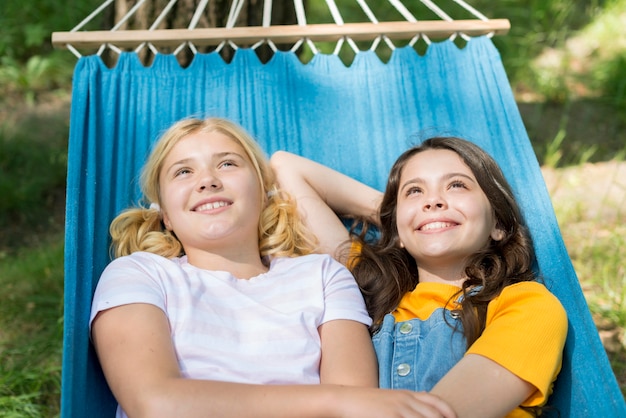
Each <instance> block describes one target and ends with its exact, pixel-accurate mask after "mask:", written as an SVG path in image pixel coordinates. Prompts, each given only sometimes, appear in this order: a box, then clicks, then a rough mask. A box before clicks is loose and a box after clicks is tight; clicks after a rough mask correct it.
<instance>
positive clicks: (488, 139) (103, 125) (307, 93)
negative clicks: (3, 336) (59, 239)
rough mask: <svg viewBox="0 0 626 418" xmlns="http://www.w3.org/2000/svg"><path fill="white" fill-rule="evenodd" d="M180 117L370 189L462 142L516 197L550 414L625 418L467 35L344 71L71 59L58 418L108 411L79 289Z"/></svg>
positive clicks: (524, 142)
mask: <svg viewBox="0 0 626 418" xmlns="http://www.w3.org/2000/svg"><path fill="white" fill-rule="evenodd" d="M188 116H197V117H206V116H219V117H226V118H229V119H232V120H234V121H236V122H238V123H240V124H241V125H243V126H244V127H245V128H246V129H248V130H249V131H250V132H251V133H252V134H253V135H254V136H255V137H256V138H257V139H258V141H259V142H260V143H261V145H262V146H263V148H264V149H265V150H266V151H267V153H268V154H271V153H272V152H273V151H275V150H281V149H282V150H289V151H292V152H294V153H297V154H300V155H303V156H306V157H309V158H311V159H313V160H316V161H319V162H322V163H324V164H326V165H329V166H330V167H333V168H335V169H337V170H339V171H342V172H344V173H346V174H348V175H350V176H353V177H355V178H357V179H359V180H361V181H363V182H365V183H367V184H370V185H371V186H373V187H376V188H378V189H380V190H382V189H383V188H384V185H385V182H386V177H387V173H388V172H389V169H390V167H391V164H392V163H393V161H394V160H395V159H396V157H397V156H398V155H399V154H400V153H401V152H402V151H404V150H405V149H406V148H408V147H409V146H411V145H413V144H415V143H417V142H418V140H417V138H416V137H415V135H416V134H420V133H421V134H424V133H428V134H429V135H431V134H454V135H457V136H462V137H465V138H467V139H470V140H472V141H474V142H476V143H477V144H478V145H480V146H481V147H483V148H484V149H485V150H486V151H488V152H489V153H491V154H492V155H493V156H494V157H495V158H496V160H497V161H498V162H499V163H500V165H501V166H502V168H503V170H504V172H505V175H506V177H507V179H508V180H509V181H510V183H511V185H512V186H513V188H514V190H515V191H516V194H517V197H518V199H519V202H520V203H521V206H522V210H523V212H524V215H525V217H526V219H527V222H528V224H529V226H530V230H531V234H532V237H533V239H534V243H535V247H536V251H537V255H538V263H539V267H540V270H541V273H542V275H543V276H545V278H546V284H547V286H548V287H549V289H550V290H551V291H552V292H553V293H554V294H556V295H557V297H559V299H560V300H561V302H562V303H563V305H564V306H565V309H566V310H567V313H568V316H569V321H570V323H569V335H568V338H567V343H566V346H565V353H564V362H563V370H562V372H561V374H560V376H559V378H558V381H557V383H556V386H555V392H554V394H553V396H552V397H551V398H550V404H551V405H554V406H555V407H556V409H557V410H558V411H559V412H560V416H561V417H591V416H594V417H618V416H626V406H625V404H624V398H623V396H622V394H621V392H620V389H619V386H618V384H617V382H616V379H615V376H614V374H613V372H612V370H611V367H610V365H609V362H608V360H607V356H606V353H605V351H604V348H603V346H602V344H601V342H600V339H599V337H598V333H597V331H596V328H595V326H594V323H593V321H592V319H591V316H590V313H589V310H588V308H587V304H586V302H585V299H584V297H583V294H582V291H581V289H580V286H579V283H578V279H577V277H576V274H575V272H574V269H573V267H572V264H571V261H570V259H569V256H568V254H567V251H566V249H565V246H564V243H563V240H562V238H561V234H560V231H559V227H558V224H557V221H556V218H555V215H554V211H553V208H552V205H551V202H550V197H549V195H548V192H547V189H546V186H545V183H544V180H543V177H542V174H541V171H540V168H539V165H538V162H537V159H536V157H535V154H534V152H533V149H532V147H531V144H530V141H529V139H528V136H527V133H526V131H525V129H524V126H523V123H522V120H521V118H520V114H519V111H518V109H517V106H516V103H515V100H514V98H513V95H512V92H511V89H510V86H509V82H508V79H507V77H506V74H505V72H504V69H503V66H502V63H501V59H500V55H499V53H498V51H497V50H496V48H495V47H494V45H493V43H492V42H491V40H490V39H489V38H486V37H479V38H473V39H471V40H470V41H469V42H468V44H467V45H466V47H465V48H463V49H459V48H458V47H457V46H456V45H454V43H452V42H451V41H446V42H441V43H433V44H431V45H430V46H429V48H428V51H427V53H426V54H425V56H419V55H418V54H417V53H416V52H415V51H414V50H412V49H410V48H399V49H396V50H395V51H394V53H393V55H392V58H391V60H390V61H389V62H388V63H386V64H385V63H382V62H381V61H380V60H379V58H378V57H377V56H376V55H375V53H374V52H361V53H359V54H357V56H356V58H355V60H354V62H353V64H352V65H351V66H350V67H346V66H345V65H344V64H343V63H342V62H341V61H340V59H339V58H338V57H336V56H334V55H321V54H318V55H316V56H315V57H314V58H313V60H312V61H311V62H309V63H308V64H306V65H305V64H302V63H301V62H300V61H299V60H298V58H297V56H296V55H294V54H293V53H291V52H278V53H276V54H275V55H274V57H273V58H272V59H271V60H270V62H268V63H267V64H262V63H260V62H259V60H258V59H257V56H256V54H255V53H254V51H252V50H246V49H239V50H237V52H236V54H235V56H234V59H233V60H232V62H231V63H229V64H227V63H225V62H224V61H223V60H222V58H221V57H220V56H219V55H218V54H216V53H210V54H198V55H196V56H195V58H194V60H193V63H192V64H191V65H190V66H189V67H188V68H186V69H183V68H181V67H180V66H179V64H178V63H177V61H176V58H175V57H174V56H171V55H157V56H156V58H155V61H154V63H153V64H152V66H151V67H149V68H145V67H143V66H142V64H141V63H140V62H139V59H138V57H137V55H136V54H133V53H122V54H121V56H120V59H119V62H118V63H117V65H116V66H115V68H113V69H108V68H107V67H105V66H104V64H103V63H102V62H101V60H100V58H99V57H97V56H89V57H84V58H81V59H80V60H79V62H78V64H77V66H76V69H75V74H74V84H73V98H72V110H71V120H70V141H69V163H68V189H67V212H66V217H67V218H66V222H67V225H66V237H65V246H66V247H65V252H66V253H65V323H64V324H65V334H64V351H63V377H62V398H61V408H62V414H61V415H62V417H64V418H70V417H100V416H102V417H111V416H113V414H114V410H115V405H116V403H115V401H114V399H113V397H112V395H111V393H110V391H109V389H108V387H107V385H106V382H105V380H104V378H103V375H102V371H101V369H100V366H99V364H98V360H97V358H96V356H95V353H94V350H93V347H92V346H91V345H90V342H89V335H88V318H89V311H90V304H91V298H92V294H93V291H94V288H95V286H96V283H97V281H98V278H99V276H100V273H101V272H102V270H103V269H104V267H105V266H106V264H107V263H108V262H109V261H110V260H109V256H108V254H109V238H108V226H109V223H110V221H111V220H112V219H113V217H114V216H115V215H116V214H117V213H118V212H119V211H120V210H122V209H123V208H126V207H127V206H129V205H131V204H134V203H137V202H138V201H139V187H138V182H137V177H138V173H139V171H140V169H141V167H142V165H143V163H144V161H145V158H146V156H147V153H148V151H149V149H150V147H151V144H152V143H153V142H154V141H155V140H156V139H157V138H158V137H159V136H160V134H161V133H162V132H163V131H164V130H165V129H166V128H167V127H169V125H171V124H172V123H173V122H174V121H176V120H178V119H181V118H184V117H188ZM422 136H424V135H422ZM553 414H554V411H551V412H549V413H548V414H547V416H552V415H553Z"/></svg>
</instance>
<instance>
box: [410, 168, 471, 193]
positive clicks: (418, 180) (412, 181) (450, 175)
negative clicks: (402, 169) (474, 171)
mask: <svg viewBox="0 0 626 418" xmlns="http://www.w3.org/2000/svg"><path fill="white" fill-rule="evenodd" d="M453 177H463V178H466V179H467V180H469V181H471V182H472V183H474V184H476V180H475V179H474V178H473V177H471V176H469V175H467V174H465V173H460V172H458V173H457V172H453V173H447V174H445V175H443V176H442V179H443V180H449V179H451V178H453ZM415 183H418V184H420V183H424V180H423V179H422V178H421V177H414V178H412V179H409V180H407V181H405V182H404V183H402V185H401V186H400V188H399V190H403V189H404V188H405V187H407V186H408V185H410V184H415Z"/></svg>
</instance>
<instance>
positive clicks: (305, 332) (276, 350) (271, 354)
mask: <svg viewBox="0 0 626 418" xmlns="http://www.w3.org/2000/svg"><path fill="white" fill-rule="evenodd" d="M130 303H149V304H152V305H155V306H157V307H159V308H160V309H162V310H163V311H164V312H165V314H166V315H167V317H168V318H169V322H170V325H171V335H172V340H173V342H174V347H175V349H176V354H177V356H178V362H179V365H180V369H181V371H182V373H183V375H184V376H185V377H188V378H194V379H211V380H219V381H231V382H240V383H257V384H310V383H319V381H320V378H319V364H320V356H321V351H320V348H321V345H320V337H319V333H318V330H317V329H318V327H319V326H320V325H322V324H323V323H325V322H328V321H332V320H335V319H348V320H354V321H358V322H361V323H363V324H366V325H370V324H371V319H370V318H369V316H368V315H367V312H366V310H365V305H364V303H363V298H362V296H361V293H360V291H359V289H358V287H357V285H356V282H355V281H354V278H353V276H352V275H351V273H350V272H349V271H348V270H347V269H346V268H345V267H344V266H343V265H341V264H340V263H338V262H336V261H335V260H333V259H332V258H331V257H329V256H327V255H308V256H302V257H296V258H286V257H279V258H274V259H272V261H271V264H270V268H269V271H268V272H267V273H264V274H261V275H259V276H256V277H253V278H250V279H247V280H243V279H237V278H235V277H233V276H232V275H231V274H230V273H227V272H224V271H208V270H203V269H199V268H197V267H194V266H192V265H190V264H189V263H188V262H187V258H186V257H181V258H173V259H167V258H164V257H161V256H157V255H154V254H151V253H146V252H137V253H134V254H131V255H130V256H126V257H121V258H118V259H116V260H114V261H113V262H111V263H110V264H109V265H108V266H107V268H106V269H105V271H104V272H103V274H102V276H101V278H100V281H99V283H98V287H97V289H96V293H95V295H94V300H93V304H92V308H91V318H90V321H89V323H90V326H91V321H93V319H94V318H95V316H96V315H97V313H98V312H100V311H103V310H106V309H109V308H113V307H115V306H120V305H125V304H130Z"/></svg>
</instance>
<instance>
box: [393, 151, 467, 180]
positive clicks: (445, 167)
mask: <svg viewBox="0 0 626 418" xmlns="http://www.w3.org/2000/svg"><path fill="white" fill-rule="evenodd" d="M446 172H463V173H468V174H471V173H472V170H471V168H470V167H469V166H468V165H467V164H466V163H465V161H463V159H462V158H461V156H460V155H459V154H457V153H456V152H454V151H452V150H448V149H428V150H424V151H421V152H419V153H417V154H415V155H413V156H411V158H409V160H408V161H407V162H406V164H405V165H404V168H403V169H402V177H405V176H407V175H411V176H414V175H417V174H420V173H423V174H424V175H428V174H434V173H446Z"/></svg>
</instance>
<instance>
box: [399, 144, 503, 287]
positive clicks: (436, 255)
mask: <svg viewBox="0 0 626 418" xmlns="http://www.w3.org/2000/svg"><path fill="white" fill-rule="evenodd" d="M397 203H398V205H397V211H396V215H397V227H398V235H399V238H400V241H401V244H402V245H403V246H404V247H405V248H406V249H407V251H408V252H409V253H410V254H411V255H412V256H413V257H414V258H415V260H416V261H417V265H418V268H419V269H420V272H421V271H422V269H424V270H428V271H431V272H433V271H440V269H441V268H445V271H446V272H447V273H446V274H450V271H451V270H453V271H454V270H456V271H458V274H456V275H455V279H459V278H460V277H459V276H460V275H461V274H462V271H463V269H464V265H465V262H466V260H467V257H469V256H470V255H472V254H475V253H476V252H477V251H480V250H481V249H483V248H485V246H487V245H488V243H489V240H490V239H491V238H494V239H495V238H497V237H498V236H499V233H498V230H497V228H496V220H495V217H494V214H493V210H492V208H491V205H490V203H489V200H488V199H487V196H486V195H485V193H484V192H483V190H482V189H481V188H480V186H479V185H478V182H477V180H476V177H475V176H474V174H473V173H472V171H471V169H470V168H469V167H468V166H467V165H466V164H465V163H464V162H463V160H462V159H461V158H460V157H459V156H458V155H457V154H456V153H455V152H453V151H450V150H440V149H436V150H426V151H423V152H420V153H418V154H416V155H414V156H413V157H412V158H411V159H410V160H409V161H408V162H407V164H406V166H405V167H404V169H403V171H402V175H401V177H400V187H399V193H398V202H397ZM426 277H427V275H425V274H424V275H423V274H420V280H421V281H422V280H423V279H425V280H426Z"/></svg>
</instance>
